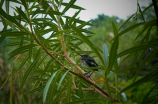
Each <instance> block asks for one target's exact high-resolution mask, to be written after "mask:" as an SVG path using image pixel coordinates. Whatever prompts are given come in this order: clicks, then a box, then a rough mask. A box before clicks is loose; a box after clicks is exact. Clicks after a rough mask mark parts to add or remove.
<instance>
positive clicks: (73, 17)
mask: <svg viewBox="0 0 158 104" xmlns="http://www.w3.org/2000/svg"><path fill="white" fill-rule="evenodd" d="M80 11H81V10H79V11H78V12H76V13H75V14H74V15H73V16H72V18H70V20H69V24H71V23H72V21H73V20H74V19H75V17H76V16H77V15H78V14H79V13H80Z"/></svg>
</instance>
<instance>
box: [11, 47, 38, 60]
mask: <svg viewBox="0 0 158 104" xmlns="http://www.w3.org/2000/svg"><path fill="white" fill-rule="evenodd" d="M35 46H37V45H36V44H30V45H25V46H21V47H19V48H17V49H15V50H13V51H12V52H10V53H9V55H10V57H9V59H11V58H12V57H14V56H16V55H18V54H21V53H24V52H27V51H29V49H31V48H33V47H35Z"/></svg>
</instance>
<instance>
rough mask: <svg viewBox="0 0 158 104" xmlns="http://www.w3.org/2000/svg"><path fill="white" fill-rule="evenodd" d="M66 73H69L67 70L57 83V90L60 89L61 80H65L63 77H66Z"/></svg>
mask: <svg viewBox="0 0 158 104" xmlns="http://www.w3.org/2000/svg"><path fill="white" fill-rule="evenodd" d="M68 72H69V70H68V71H66V73H65V74H64V75H63V76H62V77H61V79H60V81H59V84H58V87H57V90H59V87H60V85H61V83H62V82H63V80H64V78H65V76H66V75H67V73H68Z"/></svg>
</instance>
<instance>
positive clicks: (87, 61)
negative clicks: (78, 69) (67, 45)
mask: <svg viewBox="0 0 158 104" xmlns="http://www.w3.org/2000/svg"><path fill="white" fill-rule="evenodd" d="M80 56H81V60H80V63H81V66H83V67H98V64H97V63H96V62H95V60H94V59H93V58H92V57H90V56H89V55H87V54H83V55H80ZM94 71H99V70H98V69H93V71H88V72H87V73H84V76H86V75H87V77H90V76H91V75H92V74H93V72H94ZM90 72H91V74H89V75H88V73H90Z"/></svg>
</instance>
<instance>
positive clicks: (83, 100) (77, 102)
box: [64, 98, 106, 104]
mask: <svg viewBox="0 0 158 104" xmlns="http://www.w3.org/2000/svg"><path fill="white" fill-rule="evenodd" d="M88 101H106V100H105V99H98V98H97V99H94V98H88V99H80V100H76V101H72V102H68V103H64V104H80V103H83V102H88Z"/></svg>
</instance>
